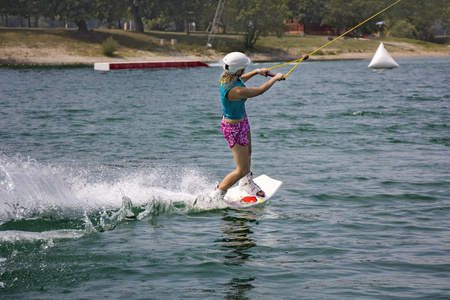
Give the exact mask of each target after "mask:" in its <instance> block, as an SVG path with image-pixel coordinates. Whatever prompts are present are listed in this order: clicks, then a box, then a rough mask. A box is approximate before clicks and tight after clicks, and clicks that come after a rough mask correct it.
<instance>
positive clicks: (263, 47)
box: [0, 28, 450, 62]
mask: <svg viewBox="0 0 450 300" xmlns="http://www.w3.org/2000/svg"><path fill="white" fill-rule="evenodd" d="M108 38H112V39H114V40H115V41H117V43H118V44H119V47H118V49H117V52H115V56H116V57H139V56H142V54H143V52H144V53H145V52H147V53H148V52H151V53H152V54H156V55H158V54H159V55H176V54H180V53H184V54H188V55H195V56H198V57H202V56H203V52H204V50H205V45H206V41H207V38H208V33H207V32H191V34H190V35H186V33H183V32H167V31H148V32H145V33H137V32H131V31H124V30H114V29H110V30H108V29H102V30H91V31H89V32H88V33H79V32H78V31H77V30H75V29H43V28H0V62H1V61H8V55H7V54H5V51H4V50H3V49H7V48H11V47H12V48H14V47H16V48H17V49H25V50H26V51H27V52H26V54H25V53H24V55H23V56H24V57H26V56H28V52H32V51H33V49H50V50H49V51H50V52H51V51H55V50H58V49H60V50H62V51H65V52H66V53H68V54H70V55H74V56H84V57H94V58H95V57H103V56H104V54H103V53H102V44H103V43H104V42H105V41H106V40H107V39H108ZM160 39H166V40H167V41H168V43H167V44H166V45H160ZM171 39H176V40H177V44H176V45H171V44H170V40H171ZM380 41H383V42H385V45H386V48H387V49H388V51H392V50H395V51H400V52H401V51H441V52H449V48H448V45H449V43H450V40H449V39H446V40H445V42H444V43H442V44H436V43H428V42H423V41H417V40H411V39H399V38H383V39H366V40H362V39H352V38H347V39H344V38H341V39H339V40H337V41H335V42H333V43H332V44H330V45H329V46H327V47H326V48H324V49H322V50H320V51H318V52H317V53H316V55H339V54H342V53H373V52H374V51H375V50H376V48H377V47H378V45H379V42H380ZM328 42H329V37H328V36H306V37H300V36H299V35H297V34H285V35H284V36H283V37H281V38H278V37H276V36H272V35H269V36H265V37H261V38H260V39H259V40H258V41H257V43H256V45H255V47H254V49H243V48H242V45H243V42H242V36H241V35H239V34H217V35H216V36H215V39H214V47H213V49H214V50H213V51H212V53H214V52H215V53H217V54H219V55H222V54H224V53H227V52H230V51H243V52H244V51H246V52H253V53H264V54H266V55H269V56H270V55H271V54H272V55H273V56H276V55H277V54H280V53H282V54H290V55H293V56H300V55H303V54H307V53H311V52H313V51H315V50H316V49H318V48H320V47H321V46H323V45H324V44H326V43H328ZM210 51H211V50H210ZM210 53H211V52H210Z"/></svg>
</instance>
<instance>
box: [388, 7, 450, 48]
mask: <svg viewBox="0 0 450 300" xmlns="http://www.w3.org/2000/svg"><path fill="white" fill-rule="evenodd" d="M449 7H450V5H449V4H448V0H415V1H404V2H400V3H399V4H398V7H397V9H396V10H393V12H392V14H390V15H389V18H388V21H389V24H390V25H391V26H396V25H397V24H398V23H399V22H402V23H403V24H405V26H408V27H410V28H411V30H410V31H409V32H412V35H413V36H412V37H414V38H416V39H419V40H425V41H433V40H434V38H435V36H436V27H435V23H436V21H439V20H440V21H443V22H444V24H445V20H446V18H447V20H448V16H447V15H446V11H447V9H450V8H449ZM446 16H447V17H446ZM447 22H448V21H447Z"/></svg>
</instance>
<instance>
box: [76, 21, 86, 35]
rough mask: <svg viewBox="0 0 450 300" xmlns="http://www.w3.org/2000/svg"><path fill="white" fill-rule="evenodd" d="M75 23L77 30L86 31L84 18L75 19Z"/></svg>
mask: <svg viewBox="0 0 450 300" xmlns="http://www.w3.org/2000/svg"><path fill="white" fill-rule="evenodd" d="M75 24H76V25H77V26H78V32H83V33H86V32H88V28H87V24H86V20H80V21H75Z"/></svg>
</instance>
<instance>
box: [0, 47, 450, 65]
mask: <svg viewBox="0 0 450 300" xmlns="http://www.w3.org/2000/svg"><path fill="white" fill-rule="evenodd" d="M3 50H4V51H7V50H6V49H3ZM13 50H14V49H9V51H8V52H10V53H12V52H13ZM21 50H22V51H20V50H19V51H17V52H15V53H16V54H17V55H14V56H12V55H8V57H9V59H8V58H0V67H20V66H24V67H25V66H27V67H33V66H36V67H45V66H48V67H51V66H64V65H66V66H67V65H68V66H72V67H76V66H80V67H83V66H85V67H88V66H93V65H94V63H97V62H146V61H149V62H152V61H153V62H156V61H202V62H205V63H215V62H219V61H220V60H221V59H222V57H223V56H222V55H209V56H200V55H185V54H177V55H161V54H155V53H149V52H142V53H136V54H137V55H136V56H133V57H122V56H115V57H106V56H104V57H86V56H76V55H70V54H67V53H64V52H65V51H54V50H53V49H33V50H31V49H21ZM23 51H26V53H27V55H26V56H24V55H21V52H23ZM30 52H31V53H30ZM43 52H45V53H43ZM389 53H390V54H391V56H392V58H394V59H398V58H419V57H427V58H436V57H450V50H449V51H448V52H442V51H440V52H439V51H423V52H419V51H411V52H404V51H401V52H397V51H392V52H389ZM139 54H140V55H139ZM374 54H375V52H374V53H368V52H363V53H341V54H336V55H312V56H311V57H310V58H309V61H326V60H366V59H371V58H372V57H373V55H374ZM248 56H249V57H250V59H251V60H252V61H254V62H288V61H293V60H296V59H299V57H298V56H295V55H292V54H286V53H280V54H277V55H274V54H265V53H250V54H248Z"/></svg>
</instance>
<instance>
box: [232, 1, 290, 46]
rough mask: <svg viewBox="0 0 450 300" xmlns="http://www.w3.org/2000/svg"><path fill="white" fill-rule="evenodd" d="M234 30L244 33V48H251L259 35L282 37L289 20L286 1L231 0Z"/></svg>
mask: <svg viewBox="0 0 450 300" xmlns="http://www.w3.org/2000/svg"><path fill="white" fill-rule="evenodd" d="M230 2H231V3H232V4H231V6H232V7H234V9H233V11H234V16H235V17H234V26H235V27H236V28H235V29H236V30H238V31H241V32H243V33H244V47H245V48H252V47H253V46H254V44H255V43H256V41H257V40H258V38H259V37H260V36H261V35H266V34H268V33H269V32H274V33H276V34H277V35H278V36H280V35H282V34H283V32H284V29H285V25H284V20H286V19H287V18H289V15H290V11H289V9H288V5H287V2H288V0H265V1H260V0H247V1H240V0H232V1H230Z"/></svg>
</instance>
